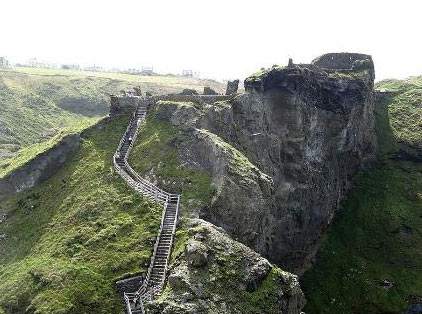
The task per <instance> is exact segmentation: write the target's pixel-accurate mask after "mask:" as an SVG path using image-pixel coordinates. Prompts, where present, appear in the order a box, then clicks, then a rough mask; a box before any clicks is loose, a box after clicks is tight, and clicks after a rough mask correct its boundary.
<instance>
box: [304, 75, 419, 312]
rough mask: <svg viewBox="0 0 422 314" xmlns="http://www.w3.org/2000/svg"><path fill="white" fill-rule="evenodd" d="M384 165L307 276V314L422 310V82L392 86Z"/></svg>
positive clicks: (365, 179) (380, 116)
mask: <svg viewBox="0 0 422 314" xmlns="http://www.w3.org/2000/svg"><path fill="white" fill-rule="evenodd" d="M377 88H378V89H385V90H391V91H397V95H391V96H389V97H386V98H384V99H382V100H380V101H379V102H378V103H377V105H376V117H377V133H378V139H379V144H380V150H381V151H380V158H379V159H380V160H379V164H378V165H377V166H376V167H375V168H374V169H372V170H370V171H367V172H365V173H362V174H360V175H359V177H358V178H357V179H356V181H355V187H354V188H353V189H352V191H351V192H350V194H349V197H348V199H347V200H346V201H345V202H344V203H343V204H342V209H341V211H340V213H339V214H338V217H336V219H335V221H334V224H333V228H332V230H331V232H330V234H329V236H328V239H327V240H326V243H325V244H324V245H323V247H322V248H321V249H320V251H319V253H318V256H317V262H316V265H315V266H314V267H313V268H312V269H310V270H309V271H308V272H306V273H305V275H304V276H303V282H302V287H303V289H304V291H305V294H306V297H307V300H308V305H307V308H306V313H308V314H313V313H333V314H334V313H336V314H339V313H402V311H403V310H404V309H406V307H407V306H408V305H409V304H412V303H422V163H421V160H420V158H419V157H418V156H419V155H420V154H421V151H422V146H421V143H422V123H421V121H422V78H421V77H419V78H411V79H408V80H404V81H397V80H388V81H383V82H380V83H378V84H377Z"/></svg>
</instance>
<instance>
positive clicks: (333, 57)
mask: <svg viewBox="0 0 422 314" xmlns="http://www.w3.org/2000/svg"><path fill="white" fill-rule="evenodd" d="M360 62H369V63H368V64H367V65H370V64H372V57H371V56H370V55H366V54H361V53H347V52H340V53H327V54H324V55H322V56H320V57H318V58H316V59H314V60H313V61H312V64H313V65H315V66H317V67H319V68H322V69H333V70H353V69H355V67H356V65H357V64H359V63H360ZM372 68H373V64H372Z"/></svg>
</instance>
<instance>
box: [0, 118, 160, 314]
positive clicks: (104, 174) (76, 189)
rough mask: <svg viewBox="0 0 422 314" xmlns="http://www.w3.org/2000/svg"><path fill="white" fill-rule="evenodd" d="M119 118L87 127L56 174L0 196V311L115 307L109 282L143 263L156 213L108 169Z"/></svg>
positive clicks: (133, 271) (117, 301) (97, 310)
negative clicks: (98, 126)
mask: <svg viewBox="0 0 422 314" xmlns="http://www.w3.org/2000/svg"><path fill="white" fill-rule="evenodd" d="M127 122H128V121H127V119H125V118H120V119H115V120H112V121H109V122H107V123H106V124H105V126H104V127H103V128H102V129H99V130H89V131H87V134H86V136H85V138H84V140H83V143H82V145H81V148H80V149H79V150H78V151H77V152H76V153H74V154H73V155H72V156H71V157H70V159H69V161H68V162H67V163H66V165H65V166H63V167H62V168H61V169H60V170H59V172H58V173H57V174H55V175H54V176H53V177H51V178H50V179H48V180H47V181H45V182H44V183H43V184H41V185H39V186H36V187H34V188H32V189H29V190H27V191H25V192H22V193H19V194H16V195H14V196H11V197H9V198H7V199H6V200H3V201H2V202H1V204H0V216H2V215H3V214H6V215H7V219H6V221H5V222H3V223H0V234H6V239H5V240H3V241H1V242H0V313H8V314H9V313H10V314H11V313H13V314H18V313H39V314H41V313H46V314H47V313H89V312H91V313H123V306H122V304H121V302H120V299H119V297H118V295H117V293H116V292H115V288H114V282H115V281H116V280H117V279H121V278H123V277H127V276H130V275H133V274H138V273H139V272H141V271H145V270H146V267H147V266H148V263H149V259H150V256H151V253H152V252H151V248H152V245H151V244H152V243H153V241H154V239H155V236H156V232H157V230H158V227H159V222H160V218H161V207H159V206H157V205H154V204H152V203H150V202H148V201H147V200H145V199H143V198H142V197H141V196H140V195H139V194H137V193H135V192H134V191H132V190H131V189H129V188H128V187H127V186H126V185H125V183H124V182H123V180H122V179H121V178H120V177H119V176H118V175H117V174H116V173H115V172H114V170H113V166H112V156H113V153H114V150H115V148H116V147H117V144H118V142H119V139H120V136H121V135H122V134H123V132H124V130H125V128H126V124H127Z"/></svg>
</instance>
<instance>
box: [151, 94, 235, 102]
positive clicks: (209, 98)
mask: <svg viewBox="0 0 422 314" xmlns="http://www.w3.org/2000/svg"><path fill="white" fill-rule="evenodd" d="M152 98H153V99H154V100H155V101H158V100H171V101H184V102H188V101H191V102H196V103H206V104H212V103H215V102H216V101H222V100H229V99H232V98H233V95H160V96H153V97H152Z"/></svg>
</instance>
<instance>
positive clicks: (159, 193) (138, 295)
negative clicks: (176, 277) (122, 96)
mask: <svg viewBox="0 0 422 314" xmlns="http://www.w3.org/2000/svg"><path fill="white" fill-rule="evenodd" d="M144 109H145V110H146V109H147V108H146V107H145V108H144ZM138 110H139V106H138V108H136V110H135V112H134V114H133V115H132V118H131V120H130V122H129V125H128V126H127V128H126V131H125V133H124V135H123V137H122V138H121V140H120V142H119V145H118V147H117V150H116V153H115V154H114V156H113V165H114V168H115V170H116V172H117V173H118V174H119V175H120V176H121V177H122V178H123V179H124V180H125V182H126V183H127V184H128V185H129V186H130V187H131V188H132V189H134V190H136V191H137V192H139V193H141V194H142V195H144V196H146V197H148V198H149V199H150V200H152V201H155V202H158V203H160V204H163V212H162V215H161V223H160V229H159V231H158V235H157V238H156V240H155V244H154V248H153V254H152V257H151V262H150V265H149V267H148V271H147V275H146V277H145V279H144V281H143V282H142V284H141V286H140V288H139V289H138V290H137V291H136V292H134V293H124V300H125V303H126V310H127V312H128V314H134V313H145V310H144V305H143V302H145V301H151V300H153V299H154V297H155V296H157V295H159V294H160V293H161V291H162V289H163V287H164V282H165V277H166V273H167V269H168V262H169V259H170V254H171V249H172V245H173V240H174V234H175V231H176V222H177V220H178V216H179V210H180V195H178V194H171V193H168V192H166V191H164V190H162V189H160V188H159V187H157V186H155V185H154V184H152V183H151V182H149V181H148V180H145V179H144V178H142V177H141V176H140V175H139V174H138V173H137V172H136V171H134V170H133V169H132V167H131V166H130V165H129V163H128V162H127V158H128V156H129V153H130V151H131V150H132V148H133V144H134V142H135V140H136V138H137V136H138V133H139V130H140V125H141V124H142V122H143V121H144V120H145V115H146V113H145V114H143V115H141V117H140V118H137V116H138ZM133 128H135V133H134V134H133V137H132V141H131V142H130V143H129V147H128V149H127V152H126V154H125V155H124V156H121V155H120V152H121V149H122V147H123V145H124V144H125V142H126V140H127V135H128V134H129V133H130V131H131V130H133ZM122 157H123V163H124V167H121V166H120V165H119V163H118V161H117V160H119V161H121V160H122ZM173 201H176V203H175V205H176V209H175V219H174V224H173V228H172V232H171V236H170V249H169V250H168V253H167V256H166V259H165V267H164V273H163V275H162V278H161V282H160V284H159V285H158V286H156V287H150V288H149V281H150V279H151V274H152V272H153V269H154V262H155V259H156V254H157V250H158V247H159V244H160V239H161V234H162V232H163V227H164V223H165V217H166V213H167V209H168V205H169V204H174V203H173ZM131 304H135V308H136V310H134V309H132V306H131ZM137 304H139V306H137Z"/></svg>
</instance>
